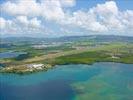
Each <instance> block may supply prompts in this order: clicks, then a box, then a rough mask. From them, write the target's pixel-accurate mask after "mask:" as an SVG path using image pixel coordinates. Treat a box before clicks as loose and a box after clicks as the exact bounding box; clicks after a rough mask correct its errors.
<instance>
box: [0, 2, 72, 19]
mask: <svg viewBox="0 0 133 100" xmlns="http://www.w3.org/2000/svg"><path fill="white" fill-rule="evenodd" d="M64 5H67V6H68V5H70V6H72V5H73V0H68V1H64V0H45V1H44V0H42V1H40V3H39V2H36V0H18V1H16V2H11V1H8V2H6V3H4V4H2V5H1V12H2V13H6V14H8V15H12V16H29V17H31V16H32V17H35V16H42V17H44V18H46V19H50V20H56V19H59V18H63V17H64V12H63V9H62V6H64Z"/></svg>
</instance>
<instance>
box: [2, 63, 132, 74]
mask: <svg viewBox="0 0 133 100" xmlns="http://www.w3.org/2000/svg"><path fill="white" fill-rule="evenodd" d="M95 63H122V64H133V62H131V63H129V62H120V61H96V62H93V63H92V62H88V63H65V64H54V65H50V64H47V65H48V66H49V67H44V68H42V69H34V70H32V71H30V70H28V68H27V69H25V70H19V69H18V70H17V69H16V67H12V69H11V70H9V67H5V68H1V69H0V73H4V74H6V73H13V74H19V75H23V74H31V73H36V72H40V71H47V70H49V69H52V68H54V66H57V65H71V64H87V65H93V64H95ZM10 68H11V67H10Z"/></svg>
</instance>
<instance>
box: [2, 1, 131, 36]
mask: <svg viewBox="0 0 133 100" xmlns="http://www.w3.org/2000/svg"><path fill="white" fill-rule="evenodd" d="M74 6H76V1H75V0H38V1H37V0H16V1H7V2H4V3H2V4H1V5H0V7H1V12H0V13H1V16H0V33H1V34H7V33H8V34H9V33H11V34H12V33H14V34H24V33H26V34H27V33H30V34H36V33H38V34H39V33H41V34H44V35H45V34H52V33H53V34H54V33H57V34H61V33H63V31H62V30H67V32H66V31H64V32H65V33H71V34H74V33H76V32H77V31H78V29H82V30H83V32H86V33H88V34H89V33H92V34H93V33H94V34H96V33H97V34H102V33H106V34H112V33H119V34H121V33H122V34H124V35H126V33H127V32H130V35H132V32H133V10H125V11H120V10H119V8H118V6H117V4H116V3H115V1H106V2H105V3H103V4H97V5H96V6H94V7H92V8H89V9H86V10H85V11H84V10H81V9H79V10H78V11H73V12H72V11H71V10H69V11H68V10H67V9H68V8H69V9H71V8H72V7H74ZM2 15H6V16H8V17H9V18H5V16H2ZM49 22H50V23H51V26H52V23H54V24H57V25H58V26H60V30H58V31H57V30H54V29H53V28H51V27H48V26H47V23H49ZM70 27H74V28H77V30H76V29H74V30H73V28H70ZM81 33H82V32H81ZM78 34H80V32H78Z"/></svg>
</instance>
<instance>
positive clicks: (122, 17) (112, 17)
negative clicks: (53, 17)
mask: <svg viewBox="0 0 133 100" xmlns="http://www.w3.org/2000/svg"><path fill="white" fill-rule="evenodd" d="M59 23H60V22H59ZM61 24H66V25H71V26H73V25H75V26H78V27H81V28H84V29H86V30H88V31H91V32H107V33H109V32H111V31H118V32H125V31H127V30H128V29H129V27H130V28H132V29H133V11H132V10H127V11H123V12H122V11H120V10H119V9H118V7H117V5H116V3H115V2H114V1H108V2H105V3H104V4H97V6H96V7H93V8H90V9H88V11H82V10H79V11H76V12H73V14H72V15H66V17H65V18H64V19H62V20H61Z"/></svg>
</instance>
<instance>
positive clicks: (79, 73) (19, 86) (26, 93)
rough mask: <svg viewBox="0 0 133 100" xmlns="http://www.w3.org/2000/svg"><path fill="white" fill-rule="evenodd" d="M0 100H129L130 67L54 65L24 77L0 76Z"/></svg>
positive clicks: (132, 87)
mask: <svg viewBox="0 0 133 100" xmlns="http://www.w3.org/2000/svg"><path fill="white" fill-rule="evenodd" d="M0 80H1V81H0V84H1V87H0V96H1V99H0V100H132V98H133V95H132V94H133V64H121V63H95V64H93V65H83V64H78V65H77V64H75V65H57V66H55V68H53V69H50V70H48V71H47V72H38V73H33V74H28V75H17V74H0Z"/></svg>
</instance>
